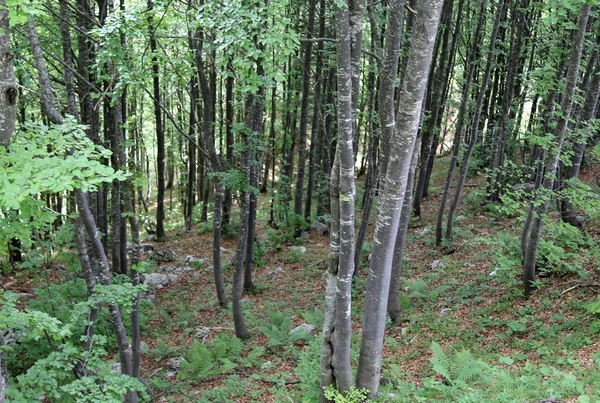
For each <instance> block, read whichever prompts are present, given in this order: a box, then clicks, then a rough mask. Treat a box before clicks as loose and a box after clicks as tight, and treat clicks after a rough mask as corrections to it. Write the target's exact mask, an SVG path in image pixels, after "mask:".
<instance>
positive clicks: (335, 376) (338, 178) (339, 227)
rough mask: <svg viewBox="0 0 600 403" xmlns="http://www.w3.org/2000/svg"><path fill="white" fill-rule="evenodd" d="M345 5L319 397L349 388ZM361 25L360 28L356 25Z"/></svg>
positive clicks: (350, 190) (340, 15)
mask: <svg viewBox="0 0 600 403" xmlns="http://www.w3.org/2000/svg"><path fill="white" fill-rule="evenodd" d="M350 18H351V17H350V13H349V10H348V7H346V6H344V5H338V6H337V10H336V26H337V79H338V141H337V147H336V153H335V158H334V162H333V168H332V170H331V177H330V195H331V235H330V255H329V271H328V274H327V287H326V291H325V320H324V325H323V343H322V347H321V387H322V390H321V401H322V402H324V401H327V399H325V396H324V394H323V390H324V388H326V387H327V386H329V385H334V386H336V387H337V388H338V389H339V390H340V391H346V390H348V389H350V388H351V387H352V384H353V375H352V368H351V366H350V336H351V334H352V318H351V315H350V312H351V302H352V300H351V284H352V274H353V272H354V197H355V188H354V150H353V142H354V137H355V136H354V130H355V120H354V113H353V112H354V111H353V105H354V104H353V99H354V97H353V94H354V92H353V91H354V88H355V86H354V82H353V80H354V78H357V77H354V74H353V67H354V66H353V65H352V60H353V59H352V52H351V50H352V43H351V30H350V26H351V24H350ZM359 29H360V28H359Z"/></svg>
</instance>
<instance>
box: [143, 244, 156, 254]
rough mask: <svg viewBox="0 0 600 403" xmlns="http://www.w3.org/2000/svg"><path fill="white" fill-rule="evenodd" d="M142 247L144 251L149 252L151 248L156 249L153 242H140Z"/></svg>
mask: <svg viewBox="0 0 600 403" xmlns="http://www.w3.org/2000/svg"><path fill="white" fill-rule="evenodd" d="M140 249H141V250H142V251H144V252H148V251H151V250H154V244H152V243H141V244H140Z"/></svg>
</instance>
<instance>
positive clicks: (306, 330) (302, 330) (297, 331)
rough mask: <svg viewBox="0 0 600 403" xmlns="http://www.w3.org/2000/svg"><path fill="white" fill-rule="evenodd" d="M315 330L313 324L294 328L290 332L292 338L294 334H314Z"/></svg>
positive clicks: (304, 324)
mask: <svg viewBox="0 0 600 403" xmlns="http://www.w3.org/2000/svg"><path fill="white" fill-rule="evenodd" d="M313 330H315V327H314V326H313V325H311V324H308V323H303V324H301V325H299V326H296V327H295V328H293V329H292V330H290V333H289V334H290V336H291V335H293V334H300V333H306V334H308V333H312V331H313Z"/></svg>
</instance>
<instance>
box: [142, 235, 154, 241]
mask: <svg viewBox="0 0 600 403" xmlns="http://www.w3.org/2000/svg"><path fill="white" fill-rule="evenodd" d="M144 241H146V242H154V241H156V235H148V236H147V237H146V238H144Z"/></svg>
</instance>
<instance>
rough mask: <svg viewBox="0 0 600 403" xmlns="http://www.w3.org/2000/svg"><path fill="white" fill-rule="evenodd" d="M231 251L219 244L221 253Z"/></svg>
mask: <svg viewBox="0 0 600 403" xmlns="http://www.w3.org/2000/svg"><path fill="white" fill-rule="evenodd" d="M229 252H231V251H230V250H229V249H225V248H224V247H222V246H221V253H229Z"/></svg>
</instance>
